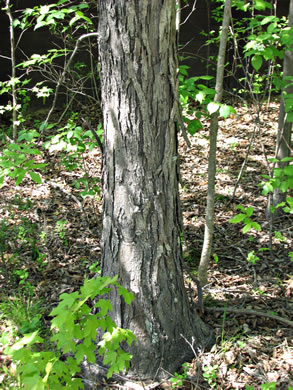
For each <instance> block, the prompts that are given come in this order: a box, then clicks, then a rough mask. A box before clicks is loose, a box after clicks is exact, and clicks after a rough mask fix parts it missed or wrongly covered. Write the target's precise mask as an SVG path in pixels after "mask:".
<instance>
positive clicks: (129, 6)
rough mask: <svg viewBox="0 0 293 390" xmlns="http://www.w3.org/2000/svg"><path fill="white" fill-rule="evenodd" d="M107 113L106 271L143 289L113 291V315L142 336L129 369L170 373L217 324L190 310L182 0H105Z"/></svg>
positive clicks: (206, 341) (102, 52)
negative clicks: (181, 138) (181, 109)
mask: <svg viewBox="0 0 293 390" xmlns="http://www.w3.org/2000/svg"><path fill="white" fill-rule="evenodd" d="M98 3H99V11H100V16H99V39H98V41H99V42H98V43H99V56H100V77H101V91H102V104H103V113H104V130H105V135H104V139H105V144H104V145H105V147H104V149H105V153H104V173H103V196H104V210H103V237H102V248H103V254H102V274H103V275H117V274H118V275H119V282H120V283H121V284H122V285H123V286H124V287H126V288H127V289H129V290H130V291H132V292H133V293H134V294H135V299H134V301H133V304H132V305H131V306H130V307H129V306H127V305H125V304H124V302H123V300H122V299H120V296H118V294H116V293H115V292H113V293H111V294H112V295H110V300H111V303H112V305H113V319H114V320H115V322H116V323H117V325H118V326H120V327H124V328H129V329H131V330H132V331H133V332H134V333H135V335H136V337H137V341H136V342H135V343H133V345H132V346H131V348H130V352H131V354H132V355H133V359H132V362H131V373H134V374H136V375H138V376H140V377H141V378H148V377H149V378H154V377H157V378H159V377H163V376H165V375H166V374H165V371H164V370H163V369H165V370H167V371H169V372H174V370H176V369H178V367H179V366H180V365H181V364H182V363H183V362H184V361H186V360H188V359H190V358H192V357H193V352H192V350H191V348H190V347H189V346H188V345H187V344H186V342H184V339H183V337H185V338H186V339H187V340H188V341H189V342H191V343H192V342H194V348H195V349H196V348H198V347H206V346H210V345H211V344H212V343H213V341H214V337H213V332H212V331H211V329H210V328H208V327H207V326H206V325H205V324H204V323H203V322H202V321H201V319H200V318H199V316H198V314H197V313H196V312H195V311H194V310H191V308H190V304H189V301H188V298H187V295H186V292H185V288H184V281H183V268H182V257H181V247H180V240H179V235H180V233H181V231H182V224H181V213H180V201H179V195H178V164H177V163H176V159H177V150H176V148H177V146H176V144H177V141H176V123H175V119H176V118H175V114H176V110H177V107H178V97H177V88H176V86H177V82H176V69H177V58H176V44H175V37H176V25H175V1H174V0H165V1H161V0H148V1H147V0H145V1H136V0H129V1H127V2H126V1H123V0H115V1H114V0H107V1H106V0H99V2H98Z"/></svg>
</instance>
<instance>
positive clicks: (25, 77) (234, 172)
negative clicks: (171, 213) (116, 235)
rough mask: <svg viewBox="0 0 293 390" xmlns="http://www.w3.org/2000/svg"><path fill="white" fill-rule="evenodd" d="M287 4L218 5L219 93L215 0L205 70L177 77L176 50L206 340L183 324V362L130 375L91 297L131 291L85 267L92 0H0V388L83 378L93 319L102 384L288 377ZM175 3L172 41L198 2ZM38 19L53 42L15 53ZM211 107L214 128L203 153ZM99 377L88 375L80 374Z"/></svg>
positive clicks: (187, 194) (99, 133)
mask: <svg viewBox="0 0 293 390" xmlns="http://www.w3.org/2000/svg"><path fill="white" fill-rule="evenodd" d="M227 3H228V2H226V4H225V5H226V6H227ZM291 3H292V1H291V2H290V7H291V8H290V12H289V2H288V10H287V11H288V15H289V18H287V17H281V16H280V15H278V12H277V9H278V8H277V2H274V1H272V2H271V3H270V2H265V1H262V0H256V1H254V2H245V1H234V2H232V19H231V21H230V24H229V29H228V30H229V33H228V41H227V51H226V58H227V60H226V61H225V72H224V75H225V78H224V84H223V85H224V93H223V98H221V99H220V100H219V101H217V100H216V96H217V93H216V92H217V91H216V89H215V87H216V83H215V82H216V68H217V57H218V58H219V56H217V52H218V48H219V45H220V37H221V33H220V32H221V31H222V29H221V25H222V22H223V9H224V8H223V7H224V3H223V2H222V1H220V2H216V3H214V4H213V7H212V8H213V9H212V10H211V17H212V20H213V23H214V24H215V25H216V26H217V29H215V30H212V29H208V32H206V33H203V34H202V37H204V38H201V39H203V42H204V43H203V44H204V47H205V48H206V50H207V53H209V54H208V61H206V60H204V61H203V65H204V66H202V67H201V68H203V69H204V70H205V72H203V74H199V75H196V76H190V74H189V68H188V65H187V63H188V61H190V60H191V58H190V57H192V58H194V57H195V58H198V56H197V55H195V54H196V53H187V52H186V50H184V49H185V48H184V45H181V44H179V46H178V54H179V58H180V64H179V67H178V72H179V73H178V77H179V87H178V93H179V101H180V107H181V109H182V122H184V128H185V130H184V128H182V129H181V133H180V135H179V143H178V155H179V156H180V165H181V178H180V198H181V204H182V213H183V224H184V232H183V231H182V235H181V236H180V239H181V245H182V248H183V257H184V273H185V287H186V288H187V291H188V299H189V302H190V304H191V305H194V302H197V303H198V307H197V309H198V311H199V312H200V315H201V317H202V318H203V319H204V321H205V322H206V323H208V324H210V325H211V326H212V327H213V328H214V329H215V330H216V335H217V344H216V345H215V346H214V347H213V349H212V351H211V352H207V351H201V353H199V352H198V350H196V348H195V347H194V345H193V342H192V340H188V339H186V337H185V339H184V335H183V337H182V346H183V348H186V349H190V350H191V352H192V353H193V356H194V359H193V360H192V362H191V363H188V364H187V363H186V364H184V366H182V369H181V371H180V370H179V368H180V367H178V372H176V373H175V372H174V371H172V372H169V373H167V374H168V375H165V377H166V376H167V377H169V379H170V378H171V379H170V380H169V381H167V380H166V379H162V378H160V381H157V382H156V378H153V380H152V383H151V384H146V383H145V384H144V385H139V384H138V383H136V384H134V381H133V383H132V384H129V378H127V377H126V376H121V375H120V376H119V377H118V376H115V374H114V373H116V374H118V373H119V372H120V374H121V372H122V371H123V370H124V369H125V368H128V366H129V361H130V359H131V357H130V354H129V353H128V352H125V351H124V350H123V349H122V348H121V347H120V343H122V342H124V343H125V341H126V342H127V343H128V344H129V345H130V346H131V344H132V343H133V342H134V343H135V342H136V341H134V339H135V336H134V335H133V333H132V332H131V331H130V330H127V329H122V328H119V327H116V326H115V324H114V323H113V322H112V320H111V318H110V316H109V315H108V313H109V312H110V311H111V310H110V309H111V305H110V303H109V301H108V300H105V299H102V298H101V299H99V300H98V301H97V300H96V297H97V295H101V296H102V295H104V293H106V292H109V290H108V288H109V286H110V285H111V286H114V287H113V288H117V289H118V291H119V294H120V295H121V296H123V297H124V299H125V302H126V303H127V304H130V303H131V301H132V299H133V294H132V293H131V292H128V291H127V290H126V289H125V287H127V288H129V286H125V285H123V286H121V285H120V284H118V282H117V279H116V278H115V277H109V276H105V275H103V276H101V277H98V278H92V277H93V276H94V275H95V276H97V274H99V273H100V272H101V271H100V266H101V264H100V261H99V258H100V257H101V244H100V238H101V234H102V232H101V229H102V228H101V226H102V222H101V220H102V213H103V209H102V202H101V200H102V186H101V170H102V166H103V164H102V155H103V153H104V148H105V144H104V139H103V125H102V108H101V86H100V76H99V65H98V55H97V52H98V49H97V46H96V36H97V34H96V30H97V18H96V15H97V12H96V9H95V8H96V4H95V2H93V3H90V2H82V3H78V2H76V3H73V2H68V3H67V2H65V1H60V2H59V3H58V4H49V5H48V4H47V5H46V4H45V5H40V6H35V7H33V8H26V9H24V10H18V9H17V8H15V7H14V4H13V3H10V2H9V1H8V0H7V1H6V2H4V1H3V2H2V5H3V8H2V11H1V12H3V13H5V16H6V18H7V20H9V23H10V24H9V36H10V44H11V46H10V55H9V56H7V55H4V57H5V59H6V60H7V61H8V62H10V64H11V68H10V72H9V73H10V76H9V79H8V80H7V81H3V82H1V88H2V90H1V95H2V99H3V101H4V102H5V103H3V104H2V106H1V115H2V116H1V134H0V135H1V156H0V167H1V172H0V178H1V185H2V188H1V200H2V202H1V231H0V252H1V263H0V266H1V303H0V307H1V313H0V315H1V319H0V321H1V325H0V326H1V333H2V336H1V339H0V346H1V347H0V348H1V349H0V353H1V355H0V356H1V377H0V378H1V386H2V388H27V389H32V388H36V389H42V388H44V389H45V388H54V389H55V388H56V389H58V388H64V386H66V387H67V388H81V387H82V386H83V384H82V381H81V378H82V377H83V378H84V377H85V376H82V375H81V374H80V366H79V364H78V363H81V362H82V361H83V357H84V356H87V358H88V361H89V362H94V361H95V360H96V356H95V354H94V350H95V349H96V346H95V343H94V342H93V341H95V339H96V329H98V328H102V329H103V331H104V332H105V331H106V330H107V332H106V333H105V335H104V338H103V340H102V341H101V343H100V345H99V352H100V354H101V355H102V356H104V364H105V365H107V366H108V368H109V367H110V369H109V370H108V372H106V373H105V375H104V376H105V377H106V378H108V379H109V378H110V377H111V376H112V374H114V376H113V377H112V380H113V381H114V383H117V382H118V381H120V382H121V381H122V382H123V381H124V382H126V381H128V384H125V383H124V386H125V387H128V388H131V386H134V385H136V386H154V385H156V386H157V387H158V388H159V387H160V386H161V387H162V386H163V385H164V386H165V387H166V386H169V387H170V388H171V387H173V388H176V387H177V388H181V387H184V388H191V387H192V386H193V387H195V386H208V388H223V389H224V388H247V389H250V388H259V386H261V387H262V388H268V389H273V388H289V387H290V386H292V377H291V375H292V348H291V346H290V342H292V321H291V319H292V318H291V319H290V315H291V317H292V301H291V302H290V297H291V294H292V289H293V285H292V283H293V282H292V263H291V262H292V249H291V248H292V226H291V222H292V220H290V215H291V214H292V197H291V196H290V191H291V190H292V187H293V172H292V165H290V161H291V157H290V155H291V128H292V124H291V123H292V120H293V93H292V85H293V82H292V71H293V62H292V41H293V38H292V8H293V6H292V4H291ZM186 5H187V4H185V3H184V2H183V4H181V6H180V7H179V5H177V33H178V34H179V37H180V33H181V32H180V29H182V28H183V27H182V26H184V23H185V22H187V21H188V18H189V17H190V12H193V13H194V14H195V15H196V2H194V3H193V4H191V5H190V6H189V9H188V12H187V9H185V8H184V7H185V6H186ZM230 6H231V5H230ZM180 14H181V18H179V16H180ZM235 14H236V15H237V16H234V15H235ZM182 15H183V16H182ZM239 15H241V17H239ZM2 17H3V15H2ZM179 20H181V22H179ZM181 23H183V24H182V25H181ZM288 23H289V25H288ZM179 26H181V27H180V28H179ZM42 29H45V31H46V34H48V31H50V34H51V36H52V37H55V38H54V39H56V41H55V42H56V47H57V48H53V49H49V51H48V52H46V53H44V52H41V53H39V52H38V53H37V52H34V53H32V55H29V56H26V58H25V60H24V59H22V60H19V58H20V57H19V53H18V50H19V47H20V46H19V44H20V42H21V40H22V39H23V37H24V36H25V34H27V33H29V34H30V36H31V34H38V32H39V31H44V30H42ZM179 42H180V39H179ZM61 44H62V46H61ZM23 50H24V53H23ZM21 53H22V55H25V54H26V53H25V48H22V50H21ZM231 53H232V54H231ZM30 54H31V53H30ZM86 55H87V56H88V57H87V60H85V56H86ZM4 57H3V58H4ZM198 61H200V59H198ZM290 61H291V62H290ZM36 97H37V99H39V101H40V102H41V103H40V102H38V103H37V102H36ZM42 104H43V106H42ZM40 107H41V108H40ZM213 115H214V116H215V115H216V117H217V121H218V125H219V131H218V133H219V134H218V140H217V148H216V149H215V153H213V155H212V156H211V153H210V155H209V143H210V140H211V134H210V133H209V130H210V125H211V122H212V121H211V117H212V116H213ZM211 157H217V170H216V172H215V174H216V191H214V193H213V192H212V198H213V204H212V208H213V210H212V212H214V213H215V217H214V216H212V217H213V218H212V226H213V229H214V231H213V232H212V241H214V244H213V245H212V244H211V243H210V248H209V250H210V252H208V256H207V257H208V263H209V261H210V260H211V263H212V264H210V265H209V264H208V263H206V266H208V265H209V271H208V274H207V269H206V270H204V272H203V274H202V275H201V274H200V267H201V260H200V259H202V258H203V254H202V243H203V242H204V240H205V233H204V226H207V223H208V221H207V220H205V214H208V212H209V210H208V209H207V210H206V212H205V207H206V197H207V193H209V194H211V192H210V188H211V187H210V186H208V184H209V183H208V181H209V180H208V175H207V174H208V172H207V171H208V167H207V164H208V159H211ZM209 172H210V170H209ZM270 206H271V207H270ZM183 233H184V234H183ZM85 277H86V280H85ZM118 281H119V283H120V280H119V279H118ZM207 281H208V283H207ZM80 287H81V289H80V290H79V288H80ZM202 290H203V291H202ZM78 291H80V292H78ZM202 292H203V293H204V297H202ZM60 294H63V295H61V296H60ZM196 295H197V297H196ZM59 297H60V298H59ZM134 299H135V298H134ZM59 300H60V302H59V304H58V301H59ZM94 307H95V308H94ZM95 309H97V310H96V312H97V315H92V313H93V312H95V311H94V310H95ZM183 321H184V318H183ZM50 327H51V328H52V333H50ZM134 333H135V332H134ZM76 339H78V340H80V342H79V343H78V344H76V343H75V342H74V341H73V340H76ZM126 351H127V349H126ZM72 356H74V357H75V358H74V359H73V358H72ZM260 356H261V358H260ZM260 360H261V363H260ZM32 362H34V363H33V364H32ZM181 363H183V361H182V362H181ZM83 369H84V371H86V369H85V368H83ZM165 374H166V373H165ZM84 375H85V374H84ZM102 377H103V376H102ZM157 379H158V378H157ZM101 380H102V379H101V378H100V377H97V376H95V378H94V379H93V376H91V377H86V379H84V384H85V385H86V386H95V385H96V383H97V381H101ZM103 380H104V379H103ZM163 380H165V382H162V381H163ZM112 383H113V382H112ZM58 386H59V387H58ZM103 386H104V387H106V386H107V384H106V383H105V384H104V385H103ZM109 386H110V384H109ZM121 386H122V385H121ZM89 388H93V387H89ZM141 388H143V387H141ZM150 388H151V387H150Z"/></svg>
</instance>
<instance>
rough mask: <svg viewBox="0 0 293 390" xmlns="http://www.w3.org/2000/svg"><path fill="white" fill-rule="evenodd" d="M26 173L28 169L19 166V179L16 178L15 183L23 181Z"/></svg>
mask: <svg viewBox="0 0 293 390" xmlns="http://www.w3.org/2000/svg"><path fill="white" fill-rule="evenodd" d="M25 174H26V170H25V169H23V168H19V169H18V172H17V179H16V182H15V184H16V185H17V186H18V185H19V184H20V183H21V182H22V180H23V179H24V177H25Z"/></svg>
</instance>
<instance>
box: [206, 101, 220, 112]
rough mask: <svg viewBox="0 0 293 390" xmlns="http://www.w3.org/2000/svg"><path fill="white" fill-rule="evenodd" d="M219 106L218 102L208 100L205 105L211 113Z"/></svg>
mask: <svg viewBox="0 0 293 390" xmlns="http://www.w3.org/2000/svg"><path fill="white" fill-rule="evenodd" d="M219 106H220V105H219V103H215V102H210V103H209V104H208V106H207V109H208V112H209V113H210V114H213V113H215V112H217V111H218V109H219Z"/></svg>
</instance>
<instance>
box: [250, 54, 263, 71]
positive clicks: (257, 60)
mask: <svg viewBox="0 0 293 390" xmlns="http://www.w3.org/2000/svg"><path fill="white" fill-rule="evenodd" d="M251 64H252V66H253V67H254V69H255V70H256V71H258V70H259V69H260V67H261V66H262V56H260V55H259V54H255V55H254V56H253V57H252V58H251Z"/></svg>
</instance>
